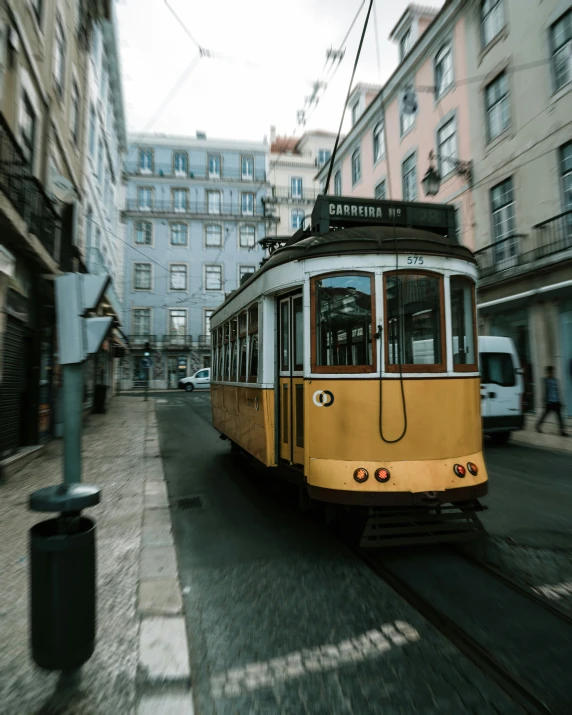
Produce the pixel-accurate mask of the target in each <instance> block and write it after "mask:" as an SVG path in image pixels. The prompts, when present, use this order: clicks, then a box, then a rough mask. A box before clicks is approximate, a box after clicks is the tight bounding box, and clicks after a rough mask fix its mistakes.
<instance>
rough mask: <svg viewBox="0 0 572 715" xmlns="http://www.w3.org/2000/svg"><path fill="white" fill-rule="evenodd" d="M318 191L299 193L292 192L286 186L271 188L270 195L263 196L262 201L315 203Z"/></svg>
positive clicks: (302, 191)
mask: <svg viewBox="0 0 572 715" xmlns="http://www.w3.org/2000/svg"><path fill="white" fill-rule="evenodd" d="M319 193H320V191H319V190H318V189H302V190H301V191H292V189H291V187H288V186H273V187H272V194H271V195H269V196H264V197H263V198H262V200H263V201H289V202H292V203H295V202H296V201H315V200H316V198H317V197H318V194H319Z"/></svg>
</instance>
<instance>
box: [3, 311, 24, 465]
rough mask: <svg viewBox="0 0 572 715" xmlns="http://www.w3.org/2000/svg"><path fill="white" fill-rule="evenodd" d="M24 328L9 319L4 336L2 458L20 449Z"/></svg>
mask: <svg viewBox="0 0 572 715" xmlns="http://www.w3.org/2000/svg"><path fill="white" fill-rule="evenodd" d="M23 358H24V328H23V326H22V325H21V324H20V323H19V322H18V321H17V320H14V319H13V318H10V317H8V319H7V322H6V332H5V333H4V359H3V369H2V373H3V377H2V382H1V383H0V457H6V456H8V455H9V454H11V453H12V452H14V451H15V450H17V449H18V447H19V446H20V432H21V430H20V426H21V410H22V402H21V399H22V391H23V390H24V387H25V386H24V385H23V384H22V380H23V379H24V366H23V363H22V361H23Z"/></svg>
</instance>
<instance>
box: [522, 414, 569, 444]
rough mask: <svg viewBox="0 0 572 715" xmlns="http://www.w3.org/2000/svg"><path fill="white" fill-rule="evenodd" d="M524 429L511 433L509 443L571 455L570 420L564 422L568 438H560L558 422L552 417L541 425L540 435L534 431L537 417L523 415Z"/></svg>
mask: <svg viewBox="0 0 572 715" xmlns="http://www.w3.org/2000/svg"><path fill="white" fill-rule="evenodd" d="M524 419H525V426H524V429H523V430H521V431H519V432H512V433H511V435H510V441H511V442H512V443H513V444H518V445H524V446H526V447H536V448H537V449H547V450H549V451H553V452H564V453H565V454H572V420H571V419H568V420H566V419H565V420H564V424H565V429H566V431H567V432H568V434H569V435H570V437H562V436H561V435H560V428H559V426H558V421H557V419H556V417H555V416H554V415H550V416H549V417H547V418H546V419H545V420H544V422H543V424H542V427H541V429H542V433H538V432H537V431H536V428H535V425H536V422H537V421H538V415H533V414H530V415H525V418H524Z"/></svg>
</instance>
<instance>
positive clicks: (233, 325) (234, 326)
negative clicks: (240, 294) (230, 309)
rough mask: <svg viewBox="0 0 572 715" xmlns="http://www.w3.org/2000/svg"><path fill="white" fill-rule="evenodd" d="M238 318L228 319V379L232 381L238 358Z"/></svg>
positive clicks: (235, 376) (235, 373)
mask: <svg viewBox="0 0 572 715" xmlns="http://www.w3.org/2000/svg"><path fill="white" fill-rule="evenodd" d="M237 340H238V319H237V318H233V319H232V320H231V321H230V379H231V381H232V382H234V381H236V378H237V359H238V344H237Z"/></svg>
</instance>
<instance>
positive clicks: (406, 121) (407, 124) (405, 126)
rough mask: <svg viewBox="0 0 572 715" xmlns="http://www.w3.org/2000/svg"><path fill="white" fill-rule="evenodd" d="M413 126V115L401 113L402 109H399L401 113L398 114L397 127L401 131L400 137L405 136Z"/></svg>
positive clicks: (412, 113)
mask: <svg viewBox="0 0 572 715" xmlns="http://www.w3.org/2000/svg"><path fill="white" fill-rule="evenodd" d="M414 124H415V113H414V112H411V113H407V112H404V111H403V108H401V112H400V114H399V126H400V129H401V136H403V135H404V134H406V133H407V132H408V131H409V130H410V129H411V127H412V126H413V125H414Z"/></svg>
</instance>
